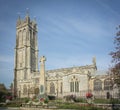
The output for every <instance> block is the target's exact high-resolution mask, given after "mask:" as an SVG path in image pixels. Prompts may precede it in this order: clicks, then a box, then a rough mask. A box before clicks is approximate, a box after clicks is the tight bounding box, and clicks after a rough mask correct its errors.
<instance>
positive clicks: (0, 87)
mask: <svg viewBox="0 0 120 110" xmlns="http://www.w3.org/2000/svg"><path fill="white" fill-rule="evenodd" d="M7 93H8V91H7V89H6V87H5V85H4V84H0V102H1V101H5V96H6V95H7Z"/></svg>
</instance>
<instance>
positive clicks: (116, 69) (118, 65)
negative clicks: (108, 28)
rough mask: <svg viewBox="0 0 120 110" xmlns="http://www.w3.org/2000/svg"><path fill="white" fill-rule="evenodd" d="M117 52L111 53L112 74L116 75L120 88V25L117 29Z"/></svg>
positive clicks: (115, 78) (115, 40) (115, 79)
mask: <svg viewBox="0 0 120 110" xmlns="http://www.w3.org/2000/svg"><path fill="white" fill-rule="evenodd" d="M114 44H115V51H114V52H111V53H110V55H111V56H112V62H113V63H114V66H113V67H112V68H111V72H112V73H113V75H114V82H115V83H116V84H117V85H118V86H119V87H120V25H119V27H118V28H117V34H116V37H115V38H114Z"/></svg>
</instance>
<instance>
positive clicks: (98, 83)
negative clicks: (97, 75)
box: [94, 79, 102, 91]
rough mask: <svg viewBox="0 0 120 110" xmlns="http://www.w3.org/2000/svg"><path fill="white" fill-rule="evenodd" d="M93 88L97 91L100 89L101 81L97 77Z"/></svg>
mask: <svg viewBox="0 0 120 110" xmlns="http://www.w3.org/2000/svg"><path fill="white" fill-rule="evenodd" d="M94 90H95V91H99V90H102V81H101V80H99V79H96V80H94Z"/></svg>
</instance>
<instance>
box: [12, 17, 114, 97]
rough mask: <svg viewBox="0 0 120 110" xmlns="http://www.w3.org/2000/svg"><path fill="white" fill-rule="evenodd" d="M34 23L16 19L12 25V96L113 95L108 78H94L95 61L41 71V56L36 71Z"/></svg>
mask: <svg viewBox="0 0 120 110" xmlns="http://www.w3.org/2000/svg"><path fill="white" fill-rule="evenodd" d="M37 31H38V30H37V24H36V21H35V20H33V21H32V20H30V17H29V15H26V17H25V19H21V18H20V17H19V18H18V20H17V24H16V46H15V67H14V96H16V97H19V98H23V97H31V98H32V97H34V96H38V95H42V94H46V95H49V96H55V97H58V98H62V97H64V96H67V95H76V96H80V97H85V94H86V93H87V92H88V91H89V92H92V93H93V94H94V96H96V97H105V96H106V93H107V92H110V93H111V94H113V89H112V83H111V82H112V78H111V77H109V76H108V75H102V76H101V75H96V73H97V66H96V59H95V58H93V60H92V63H91V64H90V65H86V66H79V67H70V68H62V69H55V70H45V61H46V58H45V56H42V57H41V58H40V71H39V70H38V60H39V58H38V36H37Z"/></svg>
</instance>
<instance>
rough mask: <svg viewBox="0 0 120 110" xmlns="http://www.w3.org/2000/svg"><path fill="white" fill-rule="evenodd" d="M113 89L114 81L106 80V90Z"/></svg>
mask: <svg viewBox="0 0 120 110" xmlns="http://www.w3.org/2000/svg"><path fill="white" fill-rule="evenodd" d="M111 89H112V80H111V79H106V80H105V81H104V90H111Z"/></svg>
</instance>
